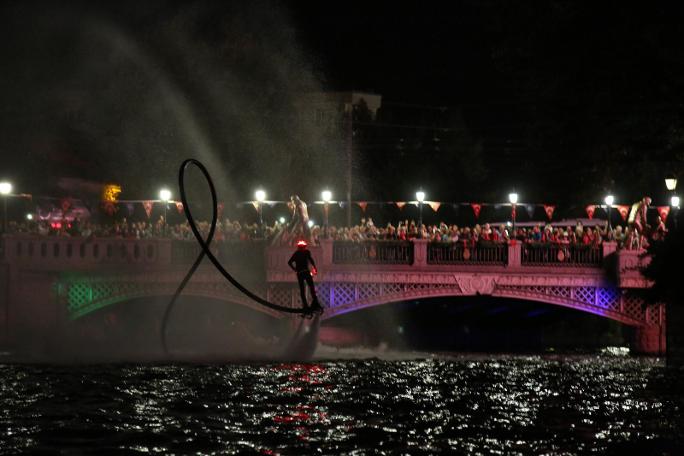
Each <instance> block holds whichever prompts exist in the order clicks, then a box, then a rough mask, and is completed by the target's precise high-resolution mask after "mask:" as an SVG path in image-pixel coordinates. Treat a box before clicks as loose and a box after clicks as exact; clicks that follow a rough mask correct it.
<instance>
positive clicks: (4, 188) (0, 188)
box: [0, 182, 12, 233]
mask: <svg viewBox="0 0 684 456" xmlns="http://www.w3.org/2000/svg"><path fill="white" fill-rule="evenodd" d="M10 193H12V184H10V183H9V182H0V195H2V205H3V211H2V232H3V233H6V232H7V198H9V195H10Z"/></svg>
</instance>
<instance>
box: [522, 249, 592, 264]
mask: <svg viewBox="0 0 684 456" xmlns="http://www.w3.org/2000/svg"><path fill="white" fill-rule="evenodd" d="M520 263H521V265H522V266H559V267H564V266H567V267H600V266H601V264H602V263H603V247H602V246H600V245H598V246H595V245H570V244H567V245H566V244H529V243H526V244H522V256H521V258H520Z"/></svg>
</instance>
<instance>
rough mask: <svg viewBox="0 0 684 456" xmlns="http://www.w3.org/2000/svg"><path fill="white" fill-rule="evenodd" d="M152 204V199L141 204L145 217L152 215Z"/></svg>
mask: <svg viewBox="0 0 684 456" xmlns="http://www.w3.org/2000/svg"><path fill="white" fill-rule="evenodd" d="M153 204H154V201H143V202H142V205H143V207H144V208H145V214H147V218H150V215H152V205H153Z"/></svg>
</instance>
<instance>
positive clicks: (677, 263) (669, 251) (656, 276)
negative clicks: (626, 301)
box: [642, 229, 684, 304]
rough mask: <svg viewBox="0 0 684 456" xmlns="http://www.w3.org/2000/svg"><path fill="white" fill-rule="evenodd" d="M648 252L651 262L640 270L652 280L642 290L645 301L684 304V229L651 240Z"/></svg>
mask: <svg viewBox="0 0 684 456" xmlns="http://www.w3.org/2000/svg"><path fill="white" fill-rule="evenodd" d="M648 254H649V255H651V262H650V263H649V265H648V266H647V267H646V268H644V270H643V271H642V272H643V274H644V276H645V277H646V278H648V279H650V280H652V281H653V286H652V287H651V288H649V289H646V290H644V292H643V295H642V296H643V297H644V298H645V299H646V302H647V303H649V304H654V303H658V302H666V303H670V304H684V281H683V280H682V278H683V277H684V276H683V275H682V258H684V230H681V229H680V230H673V231H671V232H670V233H668V235H667V236H666V237H665V239H664V240H663V241H657V242H652V243H651V245H650V246H649V248H648Z"/></svg>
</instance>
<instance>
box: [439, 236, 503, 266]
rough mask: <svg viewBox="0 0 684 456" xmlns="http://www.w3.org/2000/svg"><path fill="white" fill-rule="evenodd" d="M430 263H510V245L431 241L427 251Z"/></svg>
mask: <svg viewBox="0 0 684 456" xmlns="http://www.w3.org/2000/svg"><path fill="white" fill-rule="evenodd" d="M427 263H428V264H480V265H506V264H508V245H507V244H503V243H501V244H499V243H485V242H480V243H478V244H476V245H474V246H473V245H466V244H465V243H463V242H431V243H429V244H428V251H427Z"/></svg>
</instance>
